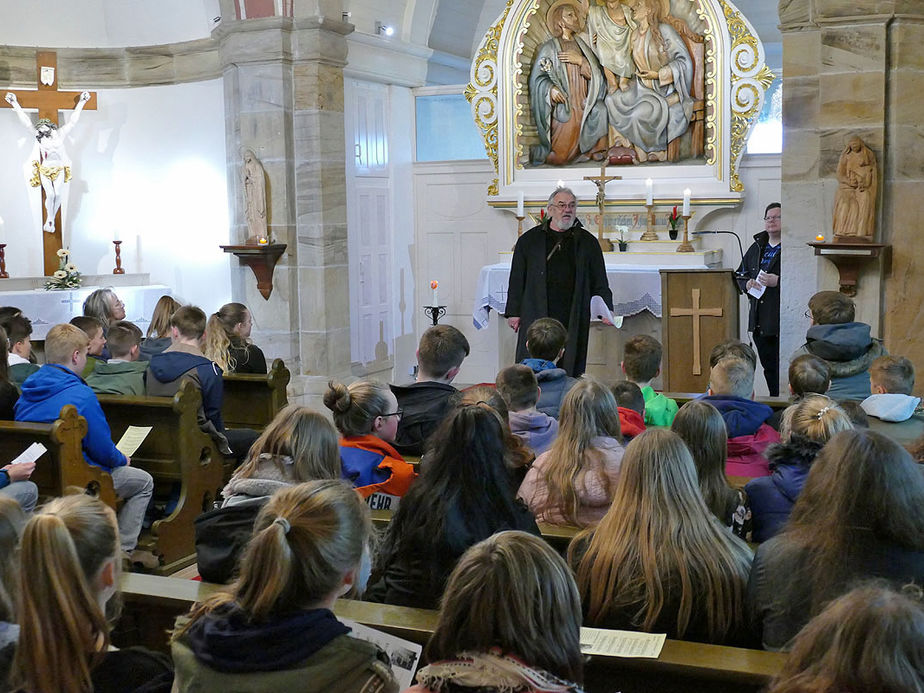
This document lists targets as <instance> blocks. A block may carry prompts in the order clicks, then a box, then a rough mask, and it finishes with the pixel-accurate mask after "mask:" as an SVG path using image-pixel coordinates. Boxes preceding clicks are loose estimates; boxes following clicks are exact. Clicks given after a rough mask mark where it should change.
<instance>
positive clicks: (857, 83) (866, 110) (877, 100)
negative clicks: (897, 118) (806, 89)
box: [817, 72, 885, 128]
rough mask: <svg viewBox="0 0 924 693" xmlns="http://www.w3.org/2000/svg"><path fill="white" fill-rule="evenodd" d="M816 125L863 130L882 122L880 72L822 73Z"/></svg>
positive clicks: (882, 95)
mask: <svg viewBox="0 0 924 693" xmlns="http://www.w3.org/2000/svg"><path fill="white" fill-rule="evenodd" d="M818 106H819V108H818V121H817V123H818V125H819V126H820V127H823V128H830V127H851V128H852V127H863V126H873V125H877V124H881V123H883V121H884V119H885V76H884V75H883V74H882V73H881V72H856V73H844V72H842V73H838V74H823V75H821V76H820V77H819V79H818Z"/></svg>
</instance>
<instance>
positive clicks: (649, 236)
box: [639, 204, 658, 241]
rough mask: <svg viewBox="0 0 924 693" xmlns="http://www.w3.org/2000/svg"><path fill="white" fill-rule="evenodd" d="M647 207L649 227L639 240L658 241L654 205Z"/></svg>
mask: <svg viewBox="0 0 924 693" xmlns="http://www.w3.org/2000/svg"><path fill="white" fill-rule="evenodd" d="M645 209H647V210H648V228H647V229H646V230H645V233H643V234H642V237H641V238H640V239H639V240H641V241H656V240H658V233H657V231H655V230H654V218H655V215H654V205H653V204H650V205H645Z"/></svg>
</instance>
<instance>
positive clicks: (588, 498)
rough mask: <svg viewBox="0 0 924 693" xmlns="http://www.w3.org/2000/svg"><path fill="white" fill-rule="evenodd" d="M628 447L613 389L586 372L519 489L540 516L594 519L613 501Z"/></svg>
mask: <svg viewBox="0 0 924 693" xmlns="http://www.w3.org/2000/svg"><path fill="white" fill-rule="evenodd" d="M624 451H625V448H624V447H623V444H622V435H621V433H620V428H619V408H618V406H617V405H616V399H615V398H614V397H613V393H612V392H611V391H610V389H609V388H608V387H606V386H605V385H604V384H603V383H601V382H600V381H598V380H596V379H594V378H591V377H590V376H587V375H585V376H583V377H582V378H581V379H580V380H578V382H577V383H576V384H575V385H574V387H572V388H571V390H569V391H568V394H567V395H565V399H564V401H563V402H562V405H561V413H560V415H559V418H558V438H557V439H556V440H555V442H554V443H553V444H552V447H551V449H549V450H548V451H546V452H544V453H542V454H541V455H539V457H538V458H536V461H535V462H534V463H533V466H532V468H531V469H530V470H529V472H527V474H526V478H525V479H524V480H523V484H522V485H521V486H520V491H519V493H518V495H519V497H520V498H522V499H523V500H524V501H525V502H526V504H527V505H528V506H529V508H530V510H532V511H533V513H534V514H535V515H536V519H537V520H540V521H545V522H551V523H554V524H567V525H577V526H580V527H587V526H590V525H594V524H596V523H597V522H598V521H599V520H600V518H602V517H603V515H604V514H606V511H607V509H608V508H609V506H610V501H611V500H612V498H613V491H614V490H615V488H616V482H617V480H618V479H619V469H620V466H621V464H622V457H623V453H624Z"/></svg>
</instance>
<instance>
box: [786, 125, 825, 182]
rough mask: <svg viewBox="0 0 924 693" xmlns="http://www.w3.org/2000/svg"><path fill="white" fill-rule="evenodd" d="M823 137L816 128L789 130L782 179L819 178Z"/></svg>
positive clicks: (806, 179)
mask: <svg viewBox="0 0 924 693" xmlns="http://www.w3.org/2000/svg"><path fill="white" fill-rule="evenodd" d="M820 155H821V137H819V135H818V133H817V132H815V131H814V130H797V129H792V130H787V131H786V151H785V153H784V155H783V156H784V162H785V163H784V166H783V170H782V180H784V181H788V182H796V181H800V180H803V181H815V180H817V179H818V161H819V158H820Z"/></svg>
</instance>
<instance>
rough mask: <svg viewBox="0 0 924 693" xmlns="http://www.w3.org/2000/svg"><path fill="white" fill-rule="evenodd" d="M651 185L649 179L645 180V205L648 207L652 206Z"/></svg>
mask: <svg viewBox="0 0 924 693" xmlns="http://www.w3.org/2000/svg"><path fill="white" fill-rule="evenodd" d="M652 185H653V184H652V182H651V178H646V179H645V193H646V194H645V204H646V205H648V206H651V205H653V204H654V201H653V195H652V192H653V190H652Z"/></svg>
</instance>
